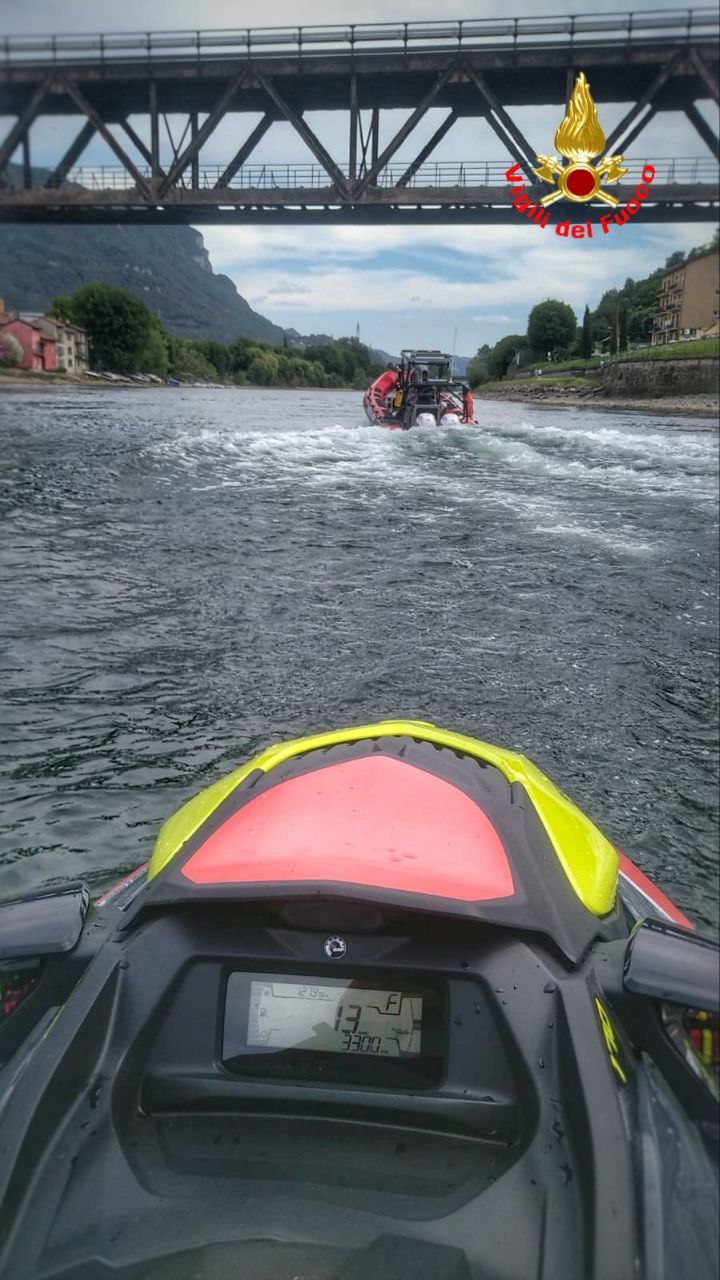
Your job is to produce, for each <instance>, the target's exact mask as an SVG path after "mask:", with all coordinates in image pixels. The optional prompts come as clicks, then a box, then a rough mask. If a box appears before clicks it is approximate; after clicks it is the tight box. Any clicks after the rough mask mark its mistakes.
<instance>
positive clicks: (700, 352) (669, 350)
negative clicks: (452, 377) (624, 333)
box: [485, 338, 720, 385]
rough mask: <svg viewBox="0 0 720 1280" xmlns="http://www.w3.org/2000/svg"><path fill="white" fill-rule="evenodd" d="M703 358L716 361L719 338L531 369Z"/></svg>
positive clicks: (561, 362)
mask: <svg viewBox="0 0 720 1280" xmlns="http://www.w3.org/2000/svg"><path fill="white" fill-rule="evenodd" d="M703 356H715V358H716V359H717V357H718V356H720V338H696V339H695V340H693V341H690V342H671V343H670V344H669V345H668V346H666V347H640V349H639V350H638V351H622V352H621V353H620V355H617V356H591V357H590V359H589V360H583V359H582V357H579V356H578V357H576V358H575V359H573V360H561V361H558V362H557V363H553V364H547V363H546V364H537V365H533V368H535V369H542V370H543V372H544V371H545V370H547V371H548V372H552V373H562V372H563V370H565V369H600V368H602V366H603V365H604V364H623V363H626V362H627V361H628V360H697V359H698V358H700V357H703ZM485 385H487V384H485Z"/></svg>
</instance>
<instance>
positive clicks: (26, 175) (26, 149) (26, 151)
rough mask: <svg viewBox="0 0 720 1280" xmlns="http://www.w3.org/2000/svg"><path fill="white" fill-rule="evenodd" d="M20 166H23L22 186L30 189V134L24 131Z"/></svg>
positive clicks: (31, 181) (31, 182)
mask: <svg viewBox="0 0 720 1280" xmlns="http://www.w3.org/2000/svg"><path fill="white" fill-rule="evenodd" d="M22 158H23V163H22V168H23V187H24V188H25V190H26V191H32V184H33V180H32V162H31V160H30V134H29V133H24V134H23V139H22Z"/></svg>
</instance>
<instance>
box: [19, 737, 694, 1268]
mask: <svg viewBox="0 0 720 1280" xmlns="http://www.w3.org/2000/svg"><path fill="white" fill-rule="evenodd" d="M717 1013H718V948H717V945H716V944H715V943H714V942H713V941H711V940H709V939H707V938H704V937H701V936H700V935H699V934H698V933H697V932H696V931H695V930H694V929H693V927H692V925H691V923H690V921H689V920H688V919H687V918H686V917H685V916H684V915H683V913H682V912H681V911H680V910H679V908H678V907H676V906H675V905H674V904H673V903H672V902H671V901H670V900H669V899H668V898H667V897H666V896H665V895H664V894H663V893H662V891H661V890H660V889H659V888H657V887H656V886H655V885H654V884H652V882H651V881H649V880H648V879H647V878H646V877H645V876H644V875H643V874H642V872H641V871H640V870H639V869H638V868H636V867H635V866H634V865H633V863H632V862H631V861H630V860H629V859H627V858H626V857H624V856H623V855H622V854H619V853H618V851H617V850H616V849H615V848H614V847H613V845H612V844H611V843H610V842H609V841H608V840H607V839H606V838H605V836H604V835H603V834H602V833H601V832H600V831H599V830H598V828H597V827H596V826H595V825H594V824H593V823H592V822H591V821H590V819H589V818H587V817H586V816H585V815H584V814H583V813H582V812H581V811H580V810H579V809H578V808H576V806H575V805H574V804H573V803H572V802H571V801H570V800H569V799H568V798H567V797H566V796H565V795H564V794H563V793H562V792H560V791H559V790H557V788H556V787H555V786H554V785H553V783H552V782H551V781H550V780H549V779H548V778H547V777H545V776H544V774H543V773H541V772H540V770H539V769H538V768H537V767H536V766H534V765H533V764H532V763H531V762H530V761H529V760H527V759H526V758H525V757H523V756H522V755H518V754H516V753H514V752H512V751H508V750H504V749H501V748H499V747H494V746H491V745H490V744H488V743H484V742H481V741H476V740H475V739H474V738H471V737H468V736H466V735H464V734H459V733H453V732H450V731H447V730H444V729H440V728H437V727H435V726H434V725H431V724H427V723H422V722H418V721H404V720H389V721H382V722H380V723H378V724H371V725H364V726H361V727H357V728H351V729H343V730H337V731H334V732H330V733H322V734H319V735H317V736H312V737H306V738H301V739H298V740H295V741H292V742H284V743H280V744H276V745H275V746H272V747H270V748H269V749H268V750H266V751H264V752H263V753H262V754H260V755H258V756H257V757H256V758H254V759H253V760H250V761H249V762H248V763H246V764H244V765H242V766H241V767H240V768H238V769H236V770H235V771H234V772H233V773H231V774H229V775H228V776H227V777H225V778H223V779H221V780H220V781H218V782H215V783H214V784H213V785H212V786H210V787H209V788H208V789H207V790H205V791H203V792H202V793H201V794H200V795H198V796H197V797H195V798H194V799H192V800H190V801H189V802H188V803H187V804H185V805H184V806H183V807H182V808H181V809H180V810H179V812H178V813H176V814H175V815H174V816H173V817H171V818H170V819H169V820H168V821H167V822H166V823H165V825H164V826H163V827H162V829H161V831H160V833H159V836H158V839H157V843H156V845H155V848H154V851H153V852H152V856H151V857H150V859H149V862H148V863H147V864H146V865H144V866H142V867H139V868H138V869H137V870H136V871H134V872H132V873H131V874H130V875H128V876H126V877H125V878H124V879H123V880H122V881H121V883H120V884H119V885H117V886H115V887H114V888H112V889H111V890H109V891H108V892H106V893H104V894H103V895H102V896H101V897H99V898H97V899H96V900H95V901H91V900H90V896H89V893H88V890H87V888H86V887H85V886H84V885H83V884H82V883H79V882H74V883H72V884H67V885H65V886H63V887H62V888H59V889H57V888H48V889H43V890H40V891H36V892H34V893H31V894H27V895H26V896H24V897H20V898H17V899H13V900H10V901H4V902H3V903H2V904H0V1274H1V1275H2V1276H3V1278H4V1280H111V1278H112V1280H140V1278H142V1280H170V1278H171V1277H172V1280H190V1278H191V1277H193V1278H194V1280H227V1278H228V1277H241V1278H242V1280H291V1278H292V1277H300V1276H302V1277H303V1280H310V1277H312V1278H313V1280H407V1278H408V1277H413V1278H415V1277H420V1278H421V1280H423V1278H424V1280H531V1277H532V1280H580V1278H581V1277H582V1278H583V1280H639V1278H640V1280H642V1278H645V1280H664V1278H665V1280H682V1278H683V1277H688V1278H689V1277H692V1280H703V1278H704V1277H713V1278H714V1277H715V1276H716V1275H717V1270H718V1256H717V1255H718V1239H717V1172H716V1167H717V1166H716V1157H717V1145H718V1116H717V1102H718V1087H717V1075H716V1071H715V1068H714V1065H713V1056H714V1055H716V1049H717V1040H716V1031H717ZM708 1036H709V1040H708Z"/></svg>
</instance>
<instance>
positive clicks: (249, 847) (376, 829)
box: [182, 755, 514, 902]
mask: <svg viewBox="0 0 720 1280" xmlns="http://www.w3.org/2000/svg"><path fill="white" fill-rule="evenodd" d="M182 872H183V875H184V876H185V877H186V878H187V879H188V880H190V881H191V882H192V883H193V884H197V885H218V884H255V883H267V882H270V883H273V882H279V881H286V882H288V881H323V882H325V883H328V882H335V883H343V884H358V885H366V886H370V887H373V888H387V889H395V890H402V891H404V892H407V893H421V894H429V895H431V896H433V897H438V898H453V899H457V900H460V901H463V902H478V901H487V900H489V899H494V898H507V897H510V896H512V894H513V892H514V885H513V878H512V872H511V869H510V864H509V862H508V858H507V855H506V853H505V849H504V847H503V844H502V842H501V840H500V836H499V835H498V833H497V831H496V830H495V827H494V826H493V825H492V823H491V822H490V820H489V818H488V817H487V816H486V815H485V814H484V813H483V811H482V810H481V809H479V808H478V806H477V805H476V804H475V803H474V802H473V801H472V800H471V799H470V797H469V796H467V795H466V794H465V793H464V792H463V791H460V790H458V788H457V787H454V786H453V785H452V784H451V783H449V782H444V781H443V780H442V779H441V778H437V777H435V776H434V775H433V774H430V773H427V772H425V770H422V769H417V768H415V767H414V766H412V765H409V764H405V763H403V762H402V761H401V760H395V759H390V758H388V757H386V756H380V755H377V756H370V757H366V758H364V759H360V760H351V761H345V762H343V763H340V764H335V765H329V766H327V767H326V768H321V769H318V770H315V771H314V772H312V773H306V774H303V775H301V776H300V777H297V778H290V779H288V780H287V781H285V782H280V783H278V785H277V786H275V787H271V788H270V789H269V790H267V791H265V792H263V793H262V794H261V795H259V796H257V797H256V798H255V799H254V800H250V801H249V802H248V803H247V804H245V805H243V806H242V808H240V809H238V811H237V812H236V813H233V814H232V815H231V816H230V817H229V818H227V820H226V821H225V822H224V823H223V825H222V826H221V827H219V828H218V829H217V830H216V831H215V832H213V834H212V835H210V836H209V837H208V839H207V840H206V841H205V842H204V844H202V845H201V846H200V848H199V849H196V851H195V852H194V853H193V854H192V855H191V857H190V858H189V859H188V860H187V862H186V863H185V865H184V866H183V868H182Z"/></svg>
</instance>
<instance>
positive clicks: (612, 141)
mask: <svg viewBox="0 0 720 1280" xmlns="http://www.w3.org/2000/svg"><path fill="white" fill-rule="evenodd" d="M685 57H686V54H685V51H684V50H683V49H679V50H678V52H677V53H676V54H674V56H673V57H672V58H671V59H670V61H669V62H666V63H665V66H664V67H662V68H661V69H660V71H659V72H658V74H657V75H656V77H655V79H654V80H653V82H652V84H651V85H650V86H649V87H648V88H647V89H646V90H645V92H644V94H643V95H642V97H641V98H640V99H639V100H638V101H637V102H636V103H635V106H634V107H631V108H630V110H629V111H628V113H627V115H626V116H625V117H624V118H623V119H622V120H621V121H620V123H619V125H617V126H616V127H615V128H614V129H613V131H612V133H611V134H610V137H609V138H608V140H607V142H606V143H605V150H606V151H607V152H608V153H609V152H610V151H612V150H613V148H617V150H618V151H622V149H623V147H625V146H627V143H626V142H625V141H624V139H623V141H622V142H621V141H620V139H621V138H623V135H624V134H625V131H626V130H627V129H629V128H630V125H632V124H634V123H635V121H636V120H637V118H638V116H639V115H641V114H642V112H643V111H644V109H645V107H649V106H650V104H651V103H652V102H653V100H654V98H655V97H656V95H657V94H658V93H659V91H660V90H661V89H662V87H663V85H664V84H665V82H666V81H667V80H669V78H670V76H671V75H672V74H673V72H674V71H676V70H677V68H678V67H679V66H680V63H681V62H683V61H684V59H685Z"/></svg>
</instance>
